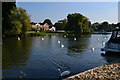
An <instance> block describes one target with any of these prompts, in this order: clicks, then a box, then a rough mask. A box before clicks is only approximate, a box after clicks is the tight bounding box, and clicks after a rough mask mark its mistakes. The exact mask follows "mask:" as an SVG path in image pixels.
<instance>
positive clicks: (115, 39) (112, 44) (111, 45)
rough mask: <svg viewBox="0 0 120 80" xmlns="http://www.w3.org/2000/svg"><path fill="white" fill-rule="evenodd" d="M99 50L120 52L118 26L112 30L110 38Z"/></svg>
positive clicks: (119, 30) (119, 28)
mask: <svg viewBox="0 0 120 80" xmlns="http://www.w3.org/2000/svg"><path fill="white" fill-rule="evenodd" d="M101 50H102V51H105V52H116V53H120V27H116V29H115V30H113V32H112V35H111V37H110V39H109V40H108V42H106V43H105V47H104V48H101Z"/></svg>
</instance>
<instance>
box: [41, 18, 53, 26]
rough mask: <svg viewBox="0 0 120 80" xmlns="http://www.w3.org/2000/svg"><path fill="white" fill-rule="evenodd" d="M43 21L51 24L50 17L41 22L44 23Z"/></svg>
mask: <svg viewBox="0 0 120 80" xmlns="http://www.w3.org/2000/svg"><path fill="white" fill-rule="evenodd" d="M45 23H47V24H48V25H50V26H52V25H53V24H52V22H51V20H50V19H45V20H44V22H43V24H45Z"/></svg>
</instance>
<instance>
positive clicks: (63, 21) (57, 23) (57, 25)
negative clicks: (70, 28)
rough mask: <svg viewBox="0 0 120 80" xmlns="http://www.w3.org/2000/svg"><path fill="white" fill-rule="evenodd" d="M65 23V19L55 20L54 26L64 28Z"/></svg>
mask: <svg viewBox="0 0 120 80" xmlns="http://www.w3.org/2000/svg"><path fill="white" fill-rule="evenodd" d="M66 24H67V19H64V20H59V21H58V22H56V23H55V24H54V26H55V27H56V30H64V29H65V27H66Z"/></svg>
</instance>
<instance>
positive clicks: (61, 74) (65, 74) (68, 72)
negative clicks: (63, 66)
mask: <svg viewBox="0 0 120 80" xmlns="http://www.w3.org/2000/svg"><path fill="white" fill-rule="evenodd" d="M58 71H59V72H60V76H61V77H62V76H67V75H69V74H70V71H68V70H66V71H63V72H61V70H60V69H58Z"/></svg>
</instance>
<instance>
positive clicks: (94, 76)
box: [63, 63, 120, 80]
mask: <svg viewBox="0 0 120 80" xmlns="http://www.w3.org/2000/svg"><path fill="white" fill-rule="evenodd" d="M63 80H120V63H116V64H109V65H103V66H100V67H96V68H93V69H90V70H88V71H85V72H82V73H79V74H76V75H73V76H71V77H68V78H66V79H63Z"/></svg>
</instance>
